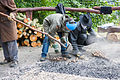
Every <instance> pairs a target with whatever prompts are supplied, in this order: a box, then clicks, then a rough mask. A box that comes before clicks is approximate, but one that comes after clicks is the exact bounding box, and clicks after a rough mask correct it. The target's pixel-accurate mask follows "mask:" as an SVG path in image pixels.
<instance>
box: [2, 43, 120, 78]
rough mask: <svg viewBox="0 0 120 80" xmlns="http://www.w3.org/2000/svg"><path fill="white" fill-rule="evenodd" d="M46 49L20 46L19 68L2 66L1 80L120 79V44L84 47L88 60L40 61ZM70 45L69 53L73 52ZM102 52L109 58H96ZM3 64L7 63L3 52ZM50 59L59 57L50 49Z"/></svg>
mask: <svg viewBox="0 0 120 80" xmlns="http://www.w3.org/2000/svg"><path fill="white" fill-rule="evenodd" d="M41 49H42V47H19V55H18V57H19V65H18V66H17V67H15V68H9V64H6V65H0V80H120V43H119V42H111V41H109V42H108V41H102V42H97V43H94V44H91V45H89V46H86V47H84V49H85V50H86V52H84V54H85V59H78V60H77V61H75V62H73V60H75V59H76V58H75V57H74V56H72V59H70V60H66V61H65V60H63V61H51V60H46V61H45V62H40V61H39V59H40V54H41ZM71 50H72V47H71V46H70V47H69V49H68V51H69V52H71ZM95 50H98V51H101V52H102V55H104V56H105V57H107V58H108V60H106V59H104V58H99V57H94V56H92V53H93V52H94V51H95ZM0 54H1V55H0V62H1V61H3V60H4V57H3V52H2V49H0ZM48 54H49V56H51V55H53V56H55V55H61V54H55V53H54V50H53V48H51V47H50V48H49V53H48Z"/></svg>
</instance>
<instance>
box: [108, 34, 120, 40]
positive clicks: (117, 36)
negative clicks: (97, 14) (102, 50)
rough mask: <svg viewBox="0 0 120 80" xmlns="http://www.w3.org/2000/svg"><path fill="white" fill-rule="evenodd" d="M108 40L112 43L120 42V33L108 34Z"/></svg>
mask: <svg viewBox="0 0 120 80" xmlns="http://www.w3.org/2000/svg"><path fill="white" fill-rule="evenodd" d="M107 39H108V40H110V41H115V42H116V41H120V33H108V35H107Z"/></svg>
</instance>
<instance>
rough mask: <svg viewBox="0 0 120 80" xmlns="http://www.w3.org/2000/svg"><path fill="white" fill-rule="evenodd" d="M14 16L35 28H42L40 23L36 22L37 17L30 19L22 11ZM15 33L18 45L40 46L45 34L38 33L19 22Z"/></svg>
mask: <svg viewBox="0 0 120 80" xmlns="http://www.w3.org/2000/svg"><path fill="white" fill-rule="evenodd" d="M16 18H17V19H18V20H20V21H22V22H24V23H26V24H28V25H30V26H32V28H34V29H37V30H41V31H44V30H43V27H42V25H40V24H39V23H38V19H33V20H30V18H26V15H24V14H22V13H18V14H17V16H16ZM17 34H18V40H17V42H18V46H31V47H36V46H41V42H42V40H43V38H44V36H45V35H43V34H42V33H39V32H37V31H34V30H31V29H29V28H28V27H26V26H24V25H23V24H21V23H17Z"/></svg>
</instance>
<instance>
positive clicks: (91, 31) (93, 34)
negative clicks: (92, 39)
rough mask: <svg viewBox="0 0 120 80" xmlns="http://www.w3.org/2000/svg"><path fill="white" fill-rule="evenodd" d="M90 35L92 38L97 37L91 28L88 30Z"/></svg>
mask: <svg viewBox="0 0 120 80" xmlns="http://www.w3.org/2000/svg"><path fill="white" fill-rule="evenodd" d="M88 33H89V34H90V35H92V36H96V32H95V31H94V30H93V29H92V28H91V27H90V28H89V29H88Z"/></svg>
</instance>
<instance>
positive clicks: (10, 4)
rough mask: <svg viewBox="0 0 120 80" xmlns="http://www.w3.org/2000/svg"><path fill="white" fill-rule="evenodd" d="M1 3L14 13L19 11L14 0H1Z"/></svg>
mask: <svg viewBox="0 0 120 80" xmlns="http://www.w3.org/2000/svg"><path fill="white" fill-rule="evenodd" d="M0 2H1V4H2V5H3V6H4V7H5V8H6V9H7V10H9V11H10V12H13V11H15V10H16V9H17V8H16V5H15V2H14V0H0Z"/></svg>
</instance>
